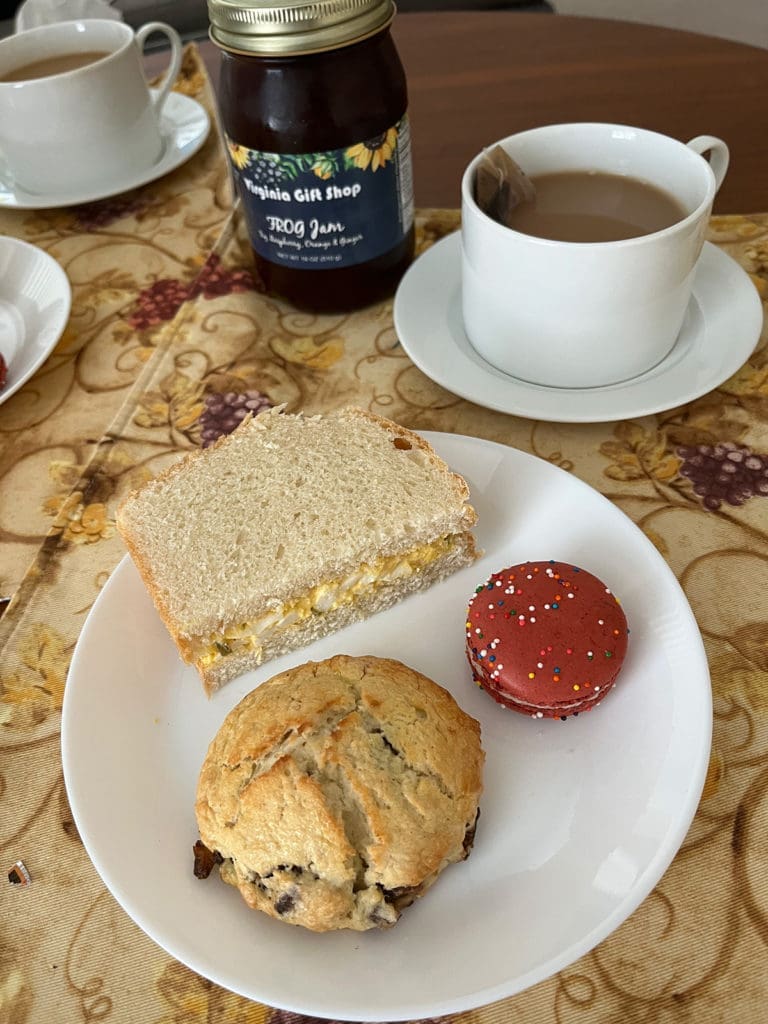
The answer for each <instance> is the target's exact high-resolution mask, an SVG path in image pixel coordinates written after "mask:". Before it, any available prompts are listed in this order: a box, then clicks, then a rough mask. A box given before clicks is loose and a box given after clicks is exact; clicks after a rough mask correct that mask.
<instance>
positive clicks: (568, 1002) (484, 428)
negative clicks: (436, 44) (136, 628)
mask: <svg viewBox="0 0 768 1024" xmlns="http://www.w3.org/2000/svg"><path fill="white" fill-rule="evenodd" d="M177 87H178V88H180V89H182V90H183V91H185V92H187V93H188V94H190V95H193V96H195V97H197V98H198V99H199V100H200V102H202V103H204V104H205V105H206V106H207V107H208V108H209V109H212V102H211V94H210V90H209V86H208V83H207V80H206V79H205V75H204V72H203V70H202V65H201V63H200V61H199V57H198V54H197V51H196V50H195V49H194V47H192V48H190V49H189V50H188V51H187V55H186V61H185V65H184V70H183V72H182V75H181V77H180V81H179V83H178V86H177ZM457 226H458V213H457V212H455V211H429V210H422V211H420V213H419V216H418V245H419V247H420V249H423V248H425V247H426V246H428V245H429V244H431V243H432V242H433V241H435V240H436V239H437V238H439V237H441V236H442V235H444V234H445V233H446V232H448V231H450V230H453V229H455V228H456V227H457ZM0 230H2V231H3V232H4V233H7V234H11V235H14V236H16V237H19V238H24V239H26V240H28V241H31V242H33V243H34V244H36V245H38V246H41V247H42V248H44V249H46V250H47V251H48V252H49V253H51V254H52V255H53V256H54V257H55V258H56V259H57V260H58V261H59V262H60V263H61V265H62V266H63V267H64V269H65V270H66V272H67V274H68V276H69V279H70V281H71V283H72V286H73V300H74V301H73V308H72V315H71V319H70V322H69V326H68V327H67V330H66V331H65V333H64V336H63V337H62V339H61V341H60V342H59V344H58V346H57V348H56V350H55V352H54V353H53V354H52V356H51V357H50V358H49V359H48V360H47V362H46V363H45V365H44V366H43V368H42V369H41V370H40V371H39V372H38V373H37V374H36V375H35V376H34V377H33V378H32V380H30V381H29V382H28V383H27V385H26V386H25V387H24V388H23V389H22V390H21V391H19V392H18V393H17V394H16V395H14V396H12V398H11V399H9V400H8V401H7V402H6V403H5V404H3V405H2V406H0V595H2V594H7V595H8V596H11V595H12V596H13V600H12V601H11V603H10V605H9V607H8V609H7V611H6V612H5V614H4V615H3V617H2V618H0V853H1V854H2V855H3V856H4V858H5V862H4V863H5V865H6V866H7V870H10V869H11V868H12V866H13V865H14V863H15V862H16V861H17V860H22V861H23V863H24V864H25V866H26V867H27V869H28V870H29V872H30V875H31V878H32V881H31V884H28V885H20V884H15V885H14V884H11V883H10V882H8V883H6V881H5V870H4V871H3V872H2V874H0V1024H27V1022H35V1024H38V1022H39V1024H50V1022H54V1021H55V1022H69V1021H83V1022H86V1021H94V1020H104V1021H109V1022H115V1024H116V1022H125V1024H138V1022H146V1024H150V1022H151V1024H203V1022H210V1024H213V1022H217V1024H219V1022H220V1024H301V1019H300V1018H298V1017H297V1015H295V1014H289V1013H285V1012H282V1011H278V1010H274V1009H270V1008H268V1007H265V1006H261V1005H259V1004H256V1003H250V1002H248V1001H247V1000H245V999H243V998H241V997H239V996H235V995H233V994H231V993H228V992H226V991H224V990H222V989H220V988H218V987H217V986H215V985H213V984H211V983H210V982H208V981H207V980H205V979H203V978H201V977H198V976H196V975H195V974H194V973H193V972H191V971H190V970H188V969H187V968H185V967H183V966H181V965H180V964H178V963H176V962H175V961H174V960H173V959H172V958H171V957H169V956H168V955H167V954H166V953H164V952H163V951H162V950H160V949H159V948H158V947H157V946H155V945H154V944H153V943H152V942H151V941H150V940H149V939H148V938H147V937H146V936H145V935H144V934H143V933H142V932H141V931H140V930H139V929H138V927H137V926H136V925H134V924H133V922H132V921H131V920H130V919H129V918H128V917H127V916H126V914H125V913H124V912H123V911H122V910H121V909H120V908H119V907H118V905H117V904H116V903H115V901H114V900H113V898H112V897H111V895H110V894H109V893H108V892H107V891H106V890H105V888H104V886H103V884H102V883H101V881H100V879H99V877H98V875H97V874H96V872H95V870H94V868H93V867H92V865H91V863H90V861H89V859H88V857H87V855H86V853H85V851H84V848H83V846H82V843H81V841H80V839H79V836H78V834H77V830H76V827H75V825H74V823H73V821H72V817H71V814H70V811H69V809H68V805H67V799H66V794H65V790H64V784H63V779H62V770H61V759H60V753H59V728H60V711H61V704H62V697H63V693H64V689H65V686H66V678H67V668H68V665H69V662H70V658H71V655H72V651H73V649H74V646H75V643H76V641H77V637H78V633H79V631H80V629H81V627H82V624H83V622H84V619H85V616H86V615H87V613H88V610H89V608H90V607H91V605H92V604H93V601H94V600H95V598H96V596H97V594H98V592H99V589H100V588H101V586H102V585H103V584H104V582H105V580H106V579H107V577H108V576H109V574H110V572H111V571H112V569H113V568H114V567H115V565H116V564H117V563H118V561H119V560H120V558H121V557H122V555H123V553H124V552H123V547H122V544H121V542H120V539H119V537H118V536H117V534H116V532H115V528H114V512H115V507H116V504H117V503H118V502H119V500H120V499H121V497H122V495H123V494H125V492H126V491H127V490H128V489H129V488H131V487H132V486H134V485H135V484H136V483H138V482H139V481H141V480H143V479H146V478H147V477H149V476H150V475H151V474H154V473H156V472H157V471H158V470H159V469H160V468H161V467H162V466H163V465H165V464H167V463H169V462H170V461H172V460H174V459H176V458H178V456H179V454H180V453H181V452H184V451H186V450H189V449H193V448H196V447H197V446H199V445H201V444H207V443H209V442H210V441H211V440H212V439H214V438H215V437H217V436H218V435H219V434H220V433H223V432H227V431H229V430H231V429H232V428H233V427H234V425H235V424H236V423H237V422H238V419H239V417H240V416H242V414H243V412H242V411H243V409H246V408H253V409H258V408H261V407H263V406H265V405H275V404H278V403H285V404H286V405H287V408H288V409H289V410H291V411H293V410H298V409H303V410H305V411H307V412H308V413H314V412H318V411H323V410H328V409H331V408H335V407H338V406H341V405H343V404H346V403H348V402H355V403H357V404H360V405H363V406H365V407H366V408H368V409H370V410H372V411H374V412H377V413H381V414H383V415H385V416H388V417H390V418H392V419H395V420H398V421H400V422H401V423H403V424H405V425H407V426H409V427H412V428H414V429H416V430H426V429H432V430H442V431H452V432H456V433H462V434H471V435H476V436H479V437H484V438H489V439H492V440H495V441H501V442H503V443H505V444H508V445H512V446H515V447H517V448H519V449H521V450H523V451H527V452H531V453H533V454H535V455H537V456H539V457H541V458H543V459H546V460H548V461H550V462H552V463H554V464H556V465H558V466H560V467H562V468H563V469H565V470H567V471H568V472H571V473H574V474H575V475H577V476H578V477H580V478H581V479H583V480H585V481H587V482H588V483H589V484H591V485H592V486H593V487H595V488H597V490H599V491H600V492H601V493H603V494H604V495H606V496H607V497H609V498H610V499H611V500H612V501H613V502H615V503H616V504H617V505H618V506H619V507H620V508H621V509H623V510H624V511H625V512H626V513H627V514H628V515H629V516H630V517H631V518H632V519H633V520H634V521H635V522H636V523H637V524H638V525H639V526H640V528H641V529H642V530H643V531H644V532H645V533H646V534H647V535H648V536H649V537H650V538H651V540H652V541H653V542H654V544H655V545H656V546H657V547H658V549H659V550H660V551H661V553H662V554H663V556H664V557H665V558H666V559H667V561H668V562H669V564H670V565H671V566H672V568H673V570H674V571H675V573H676V574H677V576H678V578H679V580H680V582H681V584H682V586H683V588H684V590H685V593H686V595H687V597H688V599H689V601H690V603H691V606H692V607H693V610H694V613H695V614H696V617H697V619H698V622H699V626H700V628H701V630H702V633H703V636H704V641H705V645H706V650H707V654H708V657H709V662H710V667H711V672H712V685H713V690H714V699H715V723H714V742H713V748H712V754H711V761H710V766H709V773H708V776H707V781H706V785H705V789H704V794H703V797H702V800H701V804H700V807H699V810H698V813H697V816H696V818H695V821H694V823H693V825H692V827H691V829H690V831H689V834H688V836H687V838H686V840H685V842H684V844H683V847H682V849H681V851H680V853H679V854H678V856H677V857H676V859H675V860H674V862H673V864H672V866H671V867H670V869H669V870H668V871H667V873H666V874H665V876H664V877H663V878H662V880H661V882H660V883H659V885H658V886H657V888H656V889H655V890H654V892H653V893H652V894H651V895H650V896H649V897H648V899H646V901H645V902H644V903H643V904H642V906H641V907H640V908H639V909H638V910H637V911H636V912H635V913H634V914H633V915H632V916H631V917H630V919H629V920H628V921H627V922H626V923H625V924H624V925H623V926H621V927H620V928H619V929H618V930H617V931H616V932H615V933H614V934H613V935H611V936H610V937H609V938H608V939H607V940H605V941H604V942H603V943H602V944H601V945H599V946H598V947H597V948H596V949H595V950H594V951H593V952H591V953H590V954H588V955H587V956H585V957H583V958H582V959H581V960H580V961H578V962H577V963H575V964H574V965H573V966H571V967H569V968H567V969H566V970H564V971H562V972H561V973H560V974H558V975H556V976H555V977H553V978H551V979H549V980H548V981H545V982H543V983H541V984H539V985H537V986H535V987H534V988H532V989H530V990H528V991H527V992H524V993H523V994H521V995H519V996H517V997H515V998H512V999H508V1000H505V1001H503V1002H500V1003H497V1004H494V1005H493V1006H489V1007H486V1008H483V1009H478V1010H475V1011H472V1012H471V1013H466V1014H460V1015H457V1016H456V1018H455V1020H456V1022H457V1024H458V1022H459V1021H460V1020H469V1019H470V1018H471V1019H472V1020H473V1021H475V1022H477V1024H480V1022H483V1024H495V1022H500V1021H515V1022H519V1024H527V1022H530V1024H534V1022H536V1024H539V1022H544V1021H552V1022H557V1024H576V1022H579V1024H582V1022H588V1024H618V1022H622V1024H641V1022H643V1024H644V1022H654V1024H664V1022H670V1024H672V1022H675V1024H683V1022H685V1024H688V1022H694V1021H695V1022H696V1024H715V1022H718V1024H721V1022H730V1021H733V1022H746V1024H751V1022H757V1021H760V1020H763V1019H765V1015H766V1013H768V1010H766V1007H768V596H767V595H768V543H767V540H768V501H765V500H764V498H765V497H766V493H767V492H768V348H766V337H767V334H768V332H764V335H763V338H762V339H761V342H760V344H759V345H758V349H757V351H756V352H755V353H754V355H753V356H752V357H751V358H750V360H749V361H748V363H747V364H746V365H745V366H744V367H743V368H742V369H741V370H740V371H739V372H738V373H737V374H735V375H734V377H732V378H731V379H730V380H729V381H727V382H726V383H725V384H723V385H722V386H721V387H720V388H718V389H717V390H716V391H714V392H712V393H711V394H709V395H707V396H706V397H704V398H702V399H700V400H698V401H696V402H693V403H691V404H689V405H686V406H682V407H680V408H676V409H671V410H669V411H668V412H665V413H660V414H658V415H656V416H647V417H643V418H642V419H638V420H633V421H625V422H618V423H608V424H595V425H578V426H574V425H567V424H550V423H545V422H534V421H530V420H523V419H518V418H516V417H514V416H506V415H502V414H500V413H496V412H492V411H489V410H487V409H483V408H480V407H478V406H475V405H472V404H470V403H468V402H466V401H463V400H461V399H459V398H457V397H456V396H454V395H452V394H450V393H448V392H446V391H444V390H443V389H442V388H440V387H438V386H437V385H435V384H433V383H432V382H431V381H430V380H428V379H427V378H426V377H425V376H424V375H423V374H422V373H421V372H420V371H419V370H418V369H416V367H415V366H414V365H413V364H412V363H411V362H410V360H409V359H408V357H407V356H406V354H405V353H404V351H403V349H402V347H401V346H400V345H399V343H398V339H397V336H396V334H395V331H394V328H393V325H392V304H391V302H385V303H382V304H380V305H378V306H374V307H372V308H369V309H367V310H364V311H362V312H359V313H355V314H351V315H348V316H337V317H333V316H310V315H306V314H298V313H296V312H295V311H294V310H292V309H290V308H289V307H287V306H286V305H284V304H281V303H279V302H277V301H275V300H272V299H270V298H268V297H266V296H265V295H264V294H263V293H262V292H261V291H260V289H259V284H258V281H257V280H256V279H255V277H254V276H253V272H252V268H251V266H250V263H249V256H248V248H247V244H246V239H245V235H244V231H243V224H242V221H241V219H240V216H239V213H238V211H237V209H235V210H233V209H232V206H231V194H230V185H229V177H228V172H227V168H226V161H225V159H224V154H223V150H222V147H221V144H220V141H219V138H218V136H217V135H216V133H215V132H214V133H213V134H212V135H211V137H210V139H209V141H208V142H207V144H206V146H205V148H204V149H203V150H202V152H201V153H199V154H198V155H197V156H196V157H194V158H193V159H192V160H191V161H190V162H189V163H188V164H187V165H186V166H185V167H183V168H181V169H179V170H178V171H176V172H175V173H174V174H172V175H170V176H168V177H166V178H164V179H163V180H161V181H159V182H156V183H154V184H152V185H148V186H146V187H145V188H143V189H141V190H138V191H136V192H134V193H131V194H128V195H124V196H121V197H119V198H117V199H112V200H107V201H104V202H101V203H95V204H92V205H90V206H88V207H81V208H76V209H67V210H57V211H45V212H41V213H23V212H20V211H19V212H14V211H3V212H0ZM709 238H710V240H711V241H713V242H715V243H716V244H718V245H720V246H722V247H723V248H724V249H725V250H726V251H727V252H729V253H730V254H731V255H732V256H734V257H735V258H736V259H737V260H738V261H739V262H740V263H741V264H742V266H744V267H745V268H746V269H747V271H748V272H749V273H750V274H751V276H752V279H753V281H754V283H755V286H756V287H757V289H758V291H759V292H760V294H761V296H762V297H763V298H764V299H768V215H756V216H733V217H717V218H714V219H713V220H712V223H711V227H710V234H709ZM728 463H730V468H728V467H727V468H726V469H725V470H724V469H723V467H724V466H726V464H728ZM733 467H735V468H733ZM3 867H4V864H3V863H2V862H0V868H3Z"/></svg>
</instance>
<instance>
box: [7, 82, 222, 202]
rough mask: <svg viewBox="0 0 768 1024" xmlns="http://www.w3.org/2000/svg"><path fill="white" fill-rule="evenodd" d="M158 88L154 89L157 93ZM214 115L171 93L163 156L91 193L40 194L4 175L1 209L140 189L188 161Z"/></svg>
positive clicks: (162, 120) (162, 131) (164, 122)
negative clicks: (210, 116)
mask: <svg viewBox="0 0 768 1024" xmlns="http://www.w3.org/2000/svg"><path fill="white" fill-rule="evenodd" d="M155 91H156V90H152V92H155ZM210 127H211V123H210V118H209V117H208V114H207V112H206V110H205V108H204V107H202V106H201V105H200V104H199V103H198V102H197V100H193V99H192V98H191V97H190V96H184V95H183V94H182V93H179V92H172V93H169V94H168V99H167V100H166V102H165V105H164V107H163V111H162V114H161V115H160V134H161V135H162V137H163V151H162V153H161V154H160V156H159V158H158V159H157V160H156V161H155V162H154V163H153V164H152V165H151V166H150V167H146V168H145V169H144V170H143V171H140V172H139V173H138V174H132V175H126V176H125V177H124V178H110V180H109V181H105V182H104V183H103V185H101V186H100V187H98V188H92V189H89V190H88V191H87V192H70V193H56V194H50V195H39V194H37V193H35V192H27V191H26V190H25V189H23V188H21V186H19V185H15V184H14V183H12V182H8V181H3V179H2V177H0V208H2V207H5V208H7V209H9V210H47V209H54V208H58V207H62V206H79V205H80V204H82V203H93V202H96V201H97V200H99V199H107V198H109V197H110V196H116V195H119V194H120V193H121V192H127V191H128V190H129V189H132V188H139V187H140V186H141V185H146V184H148V182H150V181H155V180H156V179H157V178H161V177H162V176H163V175H164V174H169V173H170V172H171V171H175V170H176V168H177V167H180V166H181V165H182V164H183V163H186V161H187V160H189V158H190V157H191V156H193V155H194V154H195V153H196V152H197V151H198V150H199V149H200V147H201V146H202V145H203V143H204V142H205V140H206V138H207V137H208V132H209V131H210Z"/></svg>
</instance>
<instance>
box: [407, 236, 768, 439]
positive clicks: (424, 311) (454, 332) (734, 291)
mask: <svg viewBox="0 0 768 1024" xmlns="http://www.w3.org/2000/svg"><path fill="white" fill-rule="evenodd" d="M567 313H568V311H567V310H565V311H564V315H567ZM394 321H395V329H396V331H397V335H398V337H399V339H400V341H401V343H402V345H403V348H404V349H405V351H406V352H407V353H408V355H409V356H410V358H411V359H412V360H413V362H414V363H415V364H416V365H417V366H418V367H419V369H420V370H422V371H423V372H424V373H425V374H426V375H427V376H428V377H430V378H431V379H432V380H433V381H435V382H436V383H437V384H440V385H441V386H442V387H444V388H446V389H447V390H448V391H451V392H453V393H454V394H456V395H460V396H461V397H462V398H466V399H468V400H469V401H470V402H475V403H476V404H477V405H483V406H486V407H487V408H489V409H496V410H498V411H499V412H506V413H512V414H514V415H515V416H525V417H527V418H528V419H535V420H548V421H550V422H553V423H604V422H609V421H612V420H623V419H630V418H631V417H635V416H646V415H649V414H650V413H655V412H661V411H662V410H664V409H672V408H674V407H675V406H677V405H683V404H685V403H686V402H691V401H693V400H694V399H695V398H699V397H700V396H701V395H705V394H707V392H709V391H712V390H714V388H716V387H718V386H719V385H720V384H722V383H723V381H725V380H727V379H728V378H729V377H730V376H731V375H732V374H733V373H735V372H736V370H738V369H739V367H740V366H742V365H743V364H744V363H745V362H746V360H747V359H748V358H749V356H750V355H751V353H752V351H753V349H754V347H755V345H756V344H757V341H758V338H759V337H760V331H761V329H762V325H763V309H762V305H761V303H760V298H759V296H758V294H757V291H756V289H755V287H754V285H753V284H752V282H751V281H750V279H749V277H748V275H747V274H746V273H745V272H744V271H743V270H742V268H741V267H740V266H739V265H738V263H736V261H735V260H733V259H731V257H730V256H728V255H727V254H726V253H724V252H723V251H722V250H721V249H718V248H717V247H716V246H714V245H712V244H710V243H709V242H707V243H705V245H704V249H703V251H702V254H701V259H700V261H699V266H698V268H697V270H696V276H695V279H694V285H693V298H692V300H691V304H690V306H689V308H688V312H687V314H686V318H685V322H684V324H683V327H682V330H681V332H680V335H679V337H678V339H677V341H676V342H675V345H674V347H673V349H672V351H671V352H670V353H669V355H667V356H666V357H665V358H664V359H662V361H661V362H660V363H658V364H657V365H656V366H654V367H653V369H651V370H648V371H647V372H646V373H643V374H641V375H639V376H638V377H633V378H632V379H631V380H627V381H623V382H622V383H620V384H609V385H605V386H603V387H597V388H549V387H543V386H542V385H540V384H530V383H528V382H527V381H524V380H519V379H518V378H517V377H511V376H509V375H508V374H506V373H502V371H501V370H497V369H496V368H495V367H493V366H491V365H490V364H489V363H487V362H486V361H485V360H484V359H483V358H482V356H480V355H478V353H477V352H476V351H475V350H474V348H473V347H472V345H471V344H470V341H469V339H468V338H467V336H466V334H465V333H464V323H463V320H462V313H461V237H460V233H459V232H458V231H457V232H455V233H454V234H451V235H448V237H447V238H443V239H442V240H441V241H439V242H437V243H436V244H435V245H433V246H432V247H431V248H430V249H427V251H426V252H425V253H424V254H423V255H422V256H421V257H419V259H417V260H416V262H415V263H414V264H413V266H412V267H411V268H410V269H409V270H408V272H407V273H406V274H405V276H404V277H403V279H402V281H401V282H400V287H399V288H398V290H397V294H396V296H395V306H394ZM618 341H619V342H620V341H621V339H618Z"/></svg>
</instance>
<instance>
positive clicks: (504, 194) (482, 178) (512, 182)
mask: <svg viewBox="0 0 768 1024" xmlns="http://www.w3.org/2000/svg"><path fill="white" fill-rule="evenodd" d="M535 199H536V189H535V188H534V186H533V182H532V181H531V179H530V178H529V177H528V175H527V174H526V173H525V171H524V170H523V169H522V168H521V167H520V165H519V164H518V163H517V162H516V161H515V160H513V159H512V157H511V156H510V155H509V153H507V151H506V150H505V149H502V147H501V146H494V147H493V149H486V150H484V151H483V155H482V156H481V157H480V161H479V163H478V165H477V170H476V171H475V202H476V203H477V205H478V206H479V207H480V209H481V210H482V211H483V213H487V214H488V216H489V217H492V218H493V219H494V220H496V221H498V222H499V224H503V225H504V226H505V227H510V225H511V221H512V213H513V211H514V210H515V209H516V207H518V206H519V205H520V204H521V203H532V202H534V201H535Z"/></svg>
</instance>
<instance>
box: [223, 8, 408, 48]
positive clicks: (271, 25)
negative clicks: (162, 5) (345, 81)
mask: <svg viewBox="0 0 768 1024" xmlns="http://www.w3.org/2000/svg"><path fill="white" fill-rule="evenodd" d="M394 16H395V5H394V3H393V0H208V17H209V20H210V23H211V30H210V31H211V39H212V40H213V41H214V43H218V45H219V46H222V47H224V48H225V49H227V50H234V51H236V52H238V53H245V54H254V55H256V56H264V57H268V56H277V55H281V54H301V53H316V52H318V51H321V50H332V49H335V48H336V47H337V46H345V45H348V44H349V43H354V42H357V41H358V40H359V39H364V38H366V36H370V35H373V34H374V33H375V32H378V31H379V30H380V29H382V28H384V26H385V25H388V24H389V23H390V22H391V21H392V18H393V17H394Z"/></svg>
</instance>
